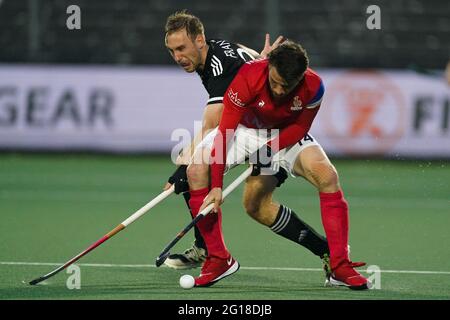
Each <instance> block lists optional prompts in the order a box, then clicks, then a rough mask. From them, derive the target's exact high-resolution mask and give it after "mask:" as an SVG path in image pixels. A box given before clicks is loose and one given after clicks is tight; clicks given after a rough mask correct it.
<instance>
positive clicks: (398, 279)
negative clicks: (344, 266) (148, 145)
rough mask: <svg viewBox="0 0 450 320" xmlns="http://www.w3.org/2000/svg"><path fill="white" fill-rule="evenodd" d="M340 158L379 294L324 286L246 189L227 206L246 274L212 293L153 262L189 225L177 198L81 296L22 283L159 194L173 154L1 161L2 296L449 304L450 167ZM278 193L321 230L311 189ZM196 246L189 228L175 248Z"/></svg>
mask: <svg viewBox="0 0 450 320" xmlns="http://www.w3.org/2000/svg"><path fill="white" fill-rule="evenodd" d="M334 163H335V165H336V167H337V169H338V171H339V172H340V177H341V182H342V185H343V188H344V191H345V193H346V196H347V200H348V201H349V204H350V223H351V228H350V244H351V253H352V255H351V257H352V259H353V260H355V261H359V260H364V261H366V262H367V263H368V264H369V265H377V266H379V267H380V268H381V271H382V273H381V289H379V290H368V291H364V292H354V291H351V290H348V289H346V288H324V287H323V274H322V272H321V270H320V268H321V264H320V260H319V259H318V258H316V257H314V256H312V255H311V254H310V253H309V252H307V251H306V250H305V249H303V248H301V247H299V246H298V245H296V244H294V243H291V242H288V241H287V240H284V239H283V238H280V237H279V236H277V235H275V234H274V233H272V232H271V231H270V230H268V229H267V228H265V227H263V226H261V225H259V224H257V223H256V222H254V221H253V220H251V219H250V218H249V217H248V216H247V215H246V214H245V213H244V211H243V209H242V207H241V193H242V187H240V188H239V189H238V190H236V192H235V193H234V194H232V196H230V197H229V198H228V199H227V201H226V203H225V204H224V205H223V208H224V222H223V224H224V232H225V238H226V242H227V245H228V247H229V249H230V251H231V252H232V254H233V255H234V256H235V257H236V258H237V259H238V260H239V262H240V264H241V270H240V271H239V272H238V273H236V274H235V275H233V276H232V277H229V278H227V279H224V280H223V281H221V282H219V283H217V284H216V285H215V286H213V287H210V288H197V289H193V290H183V289H181V288H180V287H179V285H178V279H179V277H180V276H181V275H182V274H185V273H189V274H192V275H197V273H198V272H199V270H189V271H188V272H186V271H184V272H183V271H175V270H171V269H168V268H165V267H161V268H156V267H154V261H155V258H156V256H157V255H158V254H159V253H160V251H161V250H162V249H163V248H164V246H165V245H166V244H167V243H168V242H169V241H170V240H171V239H172V238H173V237H174V236H175V235H176V233H177V232H178V231H179V230H181V229H182V228H183V227H184V226H185V225H186V224H187V223H188V221H189V216H188V214H187V213H186V210H185V206H184V202H183V201H182V198H181V197H178V198H177V197H175V196H173V197H172V198H169V199H167V200H166V201H165V202H163V203H162V204H160V205H159V206H157V207H156V208H155V209H154V210H152V211H150V212H148V213H147V214H146V215H144V216H143V217H142V218H141V219H139V220H138V221H136V222H135V223H134V224H132V225H131V226H129V227H128V228H127V229H126V230H124V231H122V232H121V233H119V234H118V235H117V236H116V237H114V238H113V239H111V240H109V241H108V242H106V243H105V244H104V245H102V246H101V247H99V248H97V249H95V250H94V251H93V252H91V253H90V254H89V255H87V256H86V257H84V258H82V259H81V260H80V261H79V264H78V265H79V266H80V270H81V289H79V290H77V289H73V290H69V289H68V288H67V287H66V281H67V280H68V277H69V276H70V275H69V274H67V273H65V272H61V273H60V274H58V275H56V276H55V277H53V278H51V279H49V280H47V281H46V282H45V284H43V285H38V286H34V287H32V286H29V285H25V284H23V283H22V280H28V281H29V280H31V279H33V278H35V277H38V276H40V275H42V274H45V273H47V272H49V271H51V270H53V269H54V268H55V267H57V266H58V264H60V263H63V262H65V261H66V260H68V259H69V258H71V257H73V256H74V255H76V254H78V253H79V252H80V251H82V250H84V249H85V248H86V247H87V246H88V245H90V244H91V243H92V242H94V241H95V240H97V239H98V238H100V237H101V236H103V235H104V234H105V233H106V232H108V231H110V230H111V229H112V228H113V227H115V226H116V225H117V224H119V223H120V222H122V221H123V220H124V219H126V218H127V217H128V216H130V215H131V214H132V213H133V212H134V211H135V210H137V209H139V208H140V207H141V206H143V205H144V204H145V203H146V202H147V201H149V200H150V199H151V198H153V197H154V196H156V195H157V194H158V193H159V192H160V188H161V186H162V185H163V183H164V181H165V180H166V178H167V176H168V175H169V174H170V173H171V171H172V170H173V167H172V166H171V164H170V160H169V158H168V157H150V156H148V157H143V156H139V157H137V156H136V157H116V156H99V155H24V154H19V155H17V154H0V213H1V220H0V221H1V223H0V234H1V242H0V298H1V299H168V300H172V299H269V300H277V299H289V300H290V299H449V298H450V246H449V242H450V233H449V231H448V228H449V226H450V183H449V181H450V164H449V163H448V162H447V163H446V162H419V161H408V162H401V161H362V160H360V161H342V160H340V161H335V162H334ZM242 170H243V168H237V169H235V172H233V173H232V174H230V175H229V176H227V179H226V183H227V182H229V181H230V179H231V178H232V177H233V176H236V174H237V173H239V172H241V171H242ZM276 198H277V200H279V201H280V202H282V203H284V204H286V205H288V206H290V207H291V208H293V209H295V210H296V212H297V213H298V214H300V215H301V216H302V217H303V218H304V220H306V221H307V222H309V223H310V224H311V225H312V226H314V227H315V228H316V229H317V230H319V231H320V232H321V233H323V228H322V226H321V222H320V213H319V202H318V197H317V194H316V192H315V190H314V189H313V188H312V187H311V186H310V185H309V184H308V183H307V182H305V181H304V180H301V179H290V180H289V181H288V182H287V183H286V184H285V185H284V186H283V188H282V189H280V190H279V191H277V193H276ZM191 241H192V233H191V234H188V235H187V236H185V238H184V239H183V240H182V241H180V243H179V244H178V245H177V246H176V248H175V249H177V250H179V251H181V250H184V249H185V248H186V247H187V246H189V245H190V244H191ZM363 271H364V270H363ZM363 273H364V274H366V273H365V272H363Z"/></svg>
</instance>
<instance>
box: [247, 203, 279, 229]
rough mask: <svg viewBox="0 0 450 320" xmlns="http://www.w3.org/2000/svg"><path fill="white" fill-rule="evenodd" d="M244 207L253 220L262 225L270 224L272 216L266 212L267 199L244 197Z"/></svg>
mask: <svg viewBox="0 0 450 320" xmlns="http://www.w3.org/2000/svg"><path fill="white" fill-rule="evenodd" d="M244 208H245V211H246V212H247V214H248V215H249V216H250V217H252V218H253V219H254V220H256V221H258V222H259V223H261V224H263V225H270V224H271V223H272V218H271V217H270V215H269V214H268V213H267V212H266V211H267V209H268V208H269V207H268V200H267V199H266V198H265V197H264V198H251V197H248V198H244Z"/></svg>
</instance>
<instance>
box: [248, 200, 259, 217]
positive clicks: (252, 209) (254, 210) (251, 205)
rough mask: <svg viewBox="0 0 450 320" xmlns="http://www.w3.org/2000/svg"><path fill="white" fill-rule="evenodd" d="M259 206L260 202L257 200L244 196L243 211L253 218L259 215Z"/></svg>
mask: <svg viewBox="0 0 450 320" xmlns="http://www.w3.org/2000/svg"><path fill="white" fill-rule="evenodd" d="M260 207H261V205H260V203H259V202H258V201H255V200H253V199H250V198H244V208H245V212H247V214H248V215H249V216H250V217H252V218H253V219H256V220H257V217H258V215H259V208H260Z"/></svg>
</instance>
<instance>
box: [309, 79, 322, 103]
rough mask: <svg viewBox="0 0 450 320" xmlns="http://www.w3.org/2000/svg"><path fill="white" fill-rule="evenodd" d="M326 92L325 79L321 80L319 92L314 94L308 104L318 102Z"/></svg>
mask: <svg viewBox="0 0 450 320" xmlns="http://www.w3.org/2000/svg"><path fill="white" fill-rule="evenodd" d="M324 92H325V87H324V85H323V81H322V80H320V85H319V89H317V93H316V95H315V96H314V98H312V99H311V101H310V102H308V105H310V104H314V103H316V102H317V101H319V100H320V99H322V97H323V94H324Z"/></svg>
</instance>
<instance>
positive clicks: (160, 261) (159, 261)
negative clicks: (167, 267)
mask: <svg viewBox="0 0 450 320" xmlns="http://www.w3.org/2000/svg"><path fill="white" fill-rule="evenodd" d="M169 255H170V252H167V253H165V254H162V255H160V256H159V257H158V258H156V262H155V264H156V266H157V267H160V266H162V264H163V263H164V261H166V259H167V258H168V257H169Z"/></svg>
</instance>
